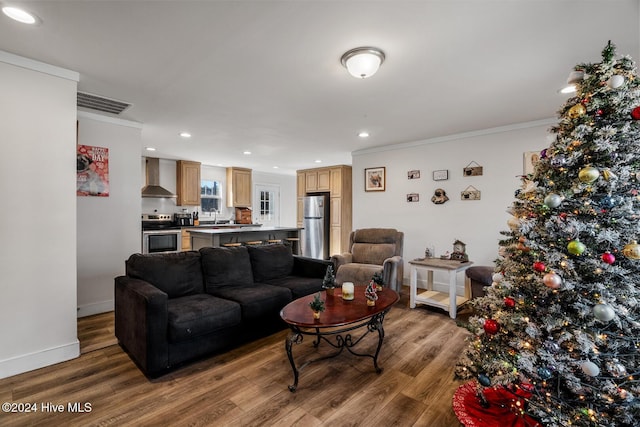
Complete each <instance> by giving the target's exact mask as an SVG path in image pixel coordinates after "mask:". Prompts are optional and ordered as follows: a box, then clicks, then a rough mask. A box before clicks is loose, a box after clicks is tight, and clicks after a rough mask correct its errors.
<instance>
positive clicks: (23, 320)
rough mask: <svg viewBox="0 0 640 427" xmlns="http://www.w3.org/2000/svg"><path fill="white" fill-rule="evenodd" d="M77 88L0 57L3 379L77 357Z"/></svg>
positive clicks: (39, 66)
mask: <svg viewBox="0 0 640 427" xmlns="http://www.w3.org/2000/svg"><path fill="white" fill-rule="evenodd" d="M77 82H78V74H77V73H75V72H72V71H69V70H64V69H60V68H57V67H52V66H49V65H47V64H43V63H39V62H36V61H31V60H28V59H25V58H20V57H17V56H15V55H12V54H9V53H7V52H3V51H0V93H1V94H2V97H1V98H0V117H1V119H0V123H2V124H1V126H0V129H1V132H2V138H1V139H0V194H2V209H0V235H1V236H2V242H3V244H2V245H0V271H1V272H2V273H1V274H2V277H1V278H0V281H1V285H0V290H1V293H0V336H2V344H0V378H4V377H8V376H11V375H15V374H19V373H21V372H26V371H30V370H33V369H38V368H41V367H43V366H47V365H51V364H54V363H59V362H62V361H65V360H68V359H72V358H74V357H77V356H78V355H79V351H80V347H79V342H78V339H77V334H76V196H75V186H76V182H75V181H76V171H75V158H76V91H77Z"/></svg>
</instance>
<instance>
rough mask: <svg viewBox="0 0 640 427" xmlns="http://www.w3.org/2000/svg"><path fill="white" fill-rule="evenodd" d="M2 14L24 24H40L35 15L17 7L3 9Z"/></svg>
mask: <svg viewBox="0 0 640 427" xmlns="http://www.w3.org/2000/svg"><path fill="white" fill-rule="evenodd" d="M2 13H4V14H5V15H7V16H8V17H9V18H11V19H13V20H15V21H18V22H22V23H23V24H35V23H37V22H38V18H37V17H36V16H35V15H34V14H32V13H29V12H27V11H26V10H24V9H20V8H17V7H12V6H4V7H3V8H2Z"/></svg>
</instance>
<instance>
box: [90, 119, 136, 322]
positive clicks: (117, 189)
mask: <svg viewBox="0 0 640 427" xmlns="http://www.w3.org/2000/svg"><path fill="white" fill-rule="evenodd" d="M78 115H79V124H78V142H79V143H80V144H84V145H92V146H98V147H106V148H108V149H109V197H78V198H77V204H78V221H77V227H78V228H77V230H78V296H77V299H78V317H83V316H89V315H92V314H96V313H103V312H106V311H111V310H113V305H114V302H113V279H114V277H116V276H119V275H121V274H124V261H125V260H126V259H127V258H128V257H129V255H131V254H132V253H135V252H140V239H141V237H140V236H141V230H140V213H141V212H140V185H139V184H140V146H141V141H140V131H141V127H142V126H141V124H140V123H136V122H131V121H127V120H120V119H114V118H111V117H106V116H101V115H98V114H93V113H86V112H79V113H78Z"/></svg>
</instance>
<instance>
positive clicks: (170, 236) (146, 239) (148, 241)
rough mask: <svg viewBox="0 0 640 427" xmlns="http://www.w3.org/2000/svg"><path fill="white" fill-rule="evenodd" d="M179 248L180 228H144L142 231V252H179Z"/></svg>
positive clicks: (180, 243) (180, 246) (180, 242)
mask: <svg viewBox="0 0 640 427" xmlns="http://www.w3.org/2000/svg"><path fill="white" fill-rule="evenodd" d="M181 249H182V231H181V230H145V231H143V232H142V253H143V254H157V253H168V252H180V251H181Z"/></svg>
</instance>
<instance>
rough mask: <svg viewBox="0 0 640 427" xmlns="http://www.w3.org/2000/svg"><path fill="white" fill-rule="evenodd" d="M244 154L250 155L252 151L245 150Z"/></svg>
mask: <svg viewBox="0 0 640 427" xmlns="http://www.w3.org/2000/svg"><path fill="white" fill-rule="evenodd" d="M242 154H244V155H246V156H248V155H249V154H251V151H243V152H242Z"/></svg>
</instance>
